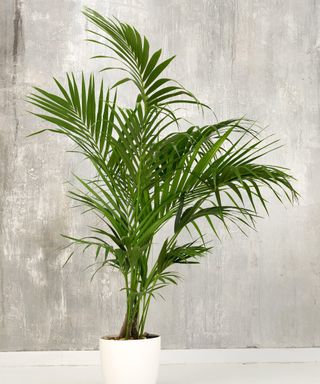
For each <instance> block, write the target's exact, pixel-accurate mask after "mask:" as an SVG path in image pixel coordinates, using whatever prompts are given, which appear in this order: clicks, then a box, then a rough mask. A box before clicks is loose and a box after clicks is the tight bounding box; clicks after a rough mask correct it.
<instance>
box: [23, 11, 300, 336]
mask: <svg viewBox="0 0 320 384" xmlns="http://www.w3.org/2000/svg"><path fill="white" fill-rule="evenodd" d="M84 14H85V16H86V18H87V19H88V20H89V21H90V22H91V23H93V24H94V25H95V26H96V27H98V31H99V32H97V31H92V30H90V31H89V32H90V33H91V34H92V36H93V38H92V39H89V41H91V42H93V43H95V44H99V45H100V46H101V48H102V50H103V51H104V50H106V52H107V54H105V55H102V56H96V57H97V58H100V59H104V60H106V61H108V62H110V63H111V62H116V63H117V64H116V66H113V65H112V64H110V66H108V67H106V68H104V69H103V71H106V70H111V69H116V70H119V73H122V72H123V73H125V75H124V77H123V78H122V79H121V80H120V81H118V82H117V83H116V84H114V85H113V86H105V84H104V83H103V81H101V82H100V84H97V83H96V81H95V76H94V75H91V76H90V78H89V80H88V81H86V80H85V76H82V79H80V80H79V81H77V79H76V78H75V76H74V75H73V74H70V75H67V79H66V84H67V85H66V86H63V85H62V84H61V83H59V82H58V81H57V80H55V82H56V84H57V87H58V88H59V93H58V94H52V93H49V92H47V91H45V90H42V89H39V88H35V93H33V94H32V95H31V96H30V97H29V101H30V103H32V104H34V105H36V106H37V107H39V108H40V109H42V110H43V111H44V113H43V114H36V115H37V116H38V117H40V118H42V119H44V120H46V121H49V122H50V123H52V124H54V125H55V126H56V127H55V128H53V129H44V130H47V131H51V132H55V133H60V134H63V135H66V136H67V137H69V138H70V139H71V140H72V141H73V142H75V143H76V145H77V147H78V151H79V152H81V153H82V154H83V155H84V156H85V157H86V158H87V159H88V160H89V161H90V162H91V164H92V165H93V167H94V168H95V171H96V176H95V177H94V178H92V179H90V180H85V179H83V178H79V177H78V180H79V182H80V184H81V190H74V191H71V192H70V197H71V198H72V199H74V200H76V201H77V202H80V203H81V204H83V205H84V206H86V207H87V208H88V209H89V210H91V211H93V212H94V213H96V214H97V215H98V216H99V218H100V219H101V221H100V223H101V224H100V225H99V226H97V227H95V228H91V229H92V236H90V237H84V238H73V237H68V236H67V237H68V239H70V240H71V241H72V242H74V243H76V244H80V245H83V247H84V250H86V249H88V248H93V247H94V248H95V258H96V262H97V263H99V262H100V264H99V268H98V269H101V268H103V267H107V266H111V267H114V268H116V269H118V270H119V271H120V273H121V274H122V275H123V278H124V289H125V292H126V299H127V308H126V316H125V321H124V324H123V326H122V329H121V332H120V334H119V338H125V339H132V338H133V339H139V338H143V337H145V324H146V318H147V314H148V309H149V305H150V301H151V299H152V297H154V295H155V293H156V292H158V290H159V289H160V288H162V287H164V286H166V285H168V284H171V283H173V284H175V283H176V281H177V278H178V276H177V274H176V273H175V272H174V265H175V264H191V263H197V262H198V260H199V258H200V257H201V256H203V255H205V254H206V253H208V251H209V247H208V245H206V241H205V239H204V236H203V229H202V228H203V222H202V221H203V220H206V222H207V226H210V228H211V229H212V234H215V235H217V225H218V223H222V224H223V225H224V226H225V227H226V228H228V226H229V224H232V225H234V224H235V225H237V226H239V227H240V228H241V227H243V225H248V226H254V220H255V218H256V216H257V208H256V207H257V205H259V206H262V207H263V208H264V209H265V210H267V207H266V203H267V201H266V199H265V197H264V196H265V195H264V192H265V190H266V189H268V190H270V191H272V193H273V194H274V195H275V196H276V197H277V198H278V199H279V200H280V201H282V197H285V198H287V199H288V200H289V201H290V202H293V201H294V200H295V199H296V197H297V193H296V191H295V189H294V187H293V186H292V184H291V181H292V177H291V176H290V175H289V174H288V171H287V170H286V169H284V168H281V167H277V166H270V165H264V164H260V163H259V159H260V158H261V157H263V156H264V155H265V154H266V153H268V152H270V151H272V150H274V149H276V148H277V145H278V144H277V141H270V140H264V139H262V138H260V137H259V134H258V132H257V130H255V129H254V128H253V126H252V124H251V122H250V121H248V120H244V119H230V120H227V121H222V122H219V123H213V124H209V125H205V126H203V127H199V126H189V128H188V129H185V130H184V131H181V130H179V129H178V128H179V123H180V121H182V120H183V119H182V118H181V117H178V114H177V110H175V107H176V106H178V105H179V104H181V103H184V104H194V105H197V106H199V107H200V108H201V109H207V108H208V107H207V106H206V105H204V104H202V103H200V102H199V101H198V99H197V98H196V97H195V96H194V95H193V94H191V93H190V92H189V91H187V90H186V89H185V88H183V87H182V86H181V85H180V84H179V83H177V82H176V81H174V80H171V79H170V78H167V77H163V71H164V70H165V69H166V68H167V67H168V66H169V64H170V63H171V61H172V60H173V59H174V57H170V58H168V59H166V60H164V61H162V59H161V50H158V51H155V52H151V50H150V47H149V42H148V40H147V39H146V38H145V37H142V36H141V35H140V34H139V32H138V31H137V30H136V29H135V28H134V27H132V26H130V25H128V24H125V23H122V22H120V21H118V20H117V19H114V18H104V17H102V16H101V15H100V14H98V13H97V12H95V11H94V10H91V9H88V8H86V9H85V10H84ZM120 71H121V72H120ZM126 82H130V83H132V84H133V85H134V86H135V89H136V96H137V97H136V102H135V105H134V106H133V107H132V108H123V107H121V106H120V105H119V104H118V102H117V88H118V87H120V86H121V85H122V84H124V83H126ZM119 91H120V90H119ZM173 130H174V131H175V133H168V132H172V131H173ZM40 132H42V131H40ZM37 133H39V132H36V133H35V134H37ZM201 220H202V221H201ZM168 222H169V223H172V233H171V234H170V235H168V237H167V238H166V240H165V241H164V242H163V244H162V246H161V249H160V252H159V254H158V257H157V258H156V260H155V261H153V263H152V260H151V257H150V254H151V250H152V247H153V240H154V237H155V235H156V234H157V233H158V232H159V231H160V230H161V228H162V227H163V226H164V224H166V223H168ZM191 227H194V228H195V231H196V233H197V234H198V235H197V236H199V239H198V240H197V241H195V240H192V241H190V242H188V243H184V244H182V243H181V242H180V241H179V235H180V234H181V231H182V230H184V229H190V228H191ZM70 256H71V255H70Z"/></svg>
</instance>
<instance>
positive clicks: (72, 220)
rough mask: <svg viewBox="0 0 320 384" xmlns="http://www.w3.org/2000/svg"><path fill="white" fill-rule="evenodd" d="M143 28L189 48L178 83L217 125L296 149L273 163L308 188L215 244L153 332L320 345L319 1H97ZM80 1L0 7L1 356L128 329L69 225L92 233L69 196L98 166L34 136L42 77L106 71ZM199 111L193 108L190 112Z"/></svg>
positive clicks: (111, 279)
mask: <svg viewBox="0 0 320 384" xmlns="http://www.w3.org/2000/svg"><path fill="white" fill-rule="evenodd" d="M85 4H86V5H89V6H92V7H94V8H96V9H97V10H99V11H101V12H102V13H104V14H106V15H115V16H117V17H119V18H120V19H122V20H126V21H128V22H129V23H133V24H134V25H135V26H136V27H137V28H138V29H139V30H141V31H142V32H143V33H145V34H146V35H147V36H148V37H150V40H151V42H152V44H153V46H154V47H155V48H158V47H164V48H165V52H166V53H170V54H174V53H176V54H177V59H176V60H175V62H174V64H173V65H172V66H171V75H172V77H176V78H177V79H178V80H179V81H180V82H182V83H183V84H184V85H185V86H186V87H187V88H189V89H190V90H192V91H193V92H194V93H195V94H197V95H198V96H199V98H200V99H201V100H203V101H205V102H207V103H209V104H211V105H213V106H214V110H215V112H216V113H217V115H218V116H219V118H221V119H223V118H227V117H234V116H242V115H243V114H247V116H249V117H251V118H253V119H257V120H258V121H259V122H261V123H263V124H268V125H269V126H270V128H269V130H270V132H275V133H276V134H277V135H278V137H280V138H281V139H282V141H283V142H284V143H285V147H284V148H283V149H282V150H281V151H280V152H278V153H277V154H274V155H272V156H271V157H270V161H276V162H278V163H281V164H283V165H284V166H288V167H290V168H292V170H293V172H294V174H295V175H296V177H297V179H298V181H299V183H298V188H299V191H300V193H301V195H302V198H301V201H300V205H299V206H295V207H290V206H289V207H288V208H287V209H284V208H283V207H281V206H280V205H279V204H278V203H277V202H273V204H272V206H271V209H270V217H267V218H265V219H264V220H263V221H260V222H259V224H258V232H250V233H249V236H248V238H245V237H244V236H243V235H242V234H240V233H238V232H234V234H233V237H232V238H231V239H230V238H229V237H228V236H227V235H226V236H224V237H223V239H222V243H221V244H220V243H219V242H216V246H215V249H214V251H213V254H212V255H209V257H207V258H206V259H205V260H203V262H202V264H201V265H200V266H196V267H185V268H179V270H180V272H182V273H183V274H184V276H185V280H184V281H183V282H182V283H181V284H180V285H179V286H178V288H168V289H167V290H166V292H165V296H166V301H165V302H164V301H162V300H161V299H160V300H159V301H158V303H157V306H155V305H153V307H152V311H151V312H152V313H151V316H150V322H149V324H150V325H149V329H151V330H153V331H156V332H159V333H161V335H162V337H163V346H164V347H165V348H220V347H221V348H228V347H312V346H320V302H319V301H320V250H319V249H320V236H319V233H320V193H319V188H320V173H319V166H318V165H319V161H320V127H319V111H320V107H319V102H320V97H319V79H320V72H319V68H320V65H319V64H320V63H319V22H320V18H319V16H320V3H319V2H317V1H313V0H304V1H300V0H287V1H276V0H271V1H263V0H241V1H240V0H238V1H236V0H234V1H232V0H227V1H226V0H219V1H218V0H198V1H192V0H165V1H164V0H162V1H159V0H158V1H157V0H121V1H118V2H112V1H104V2H101V1H98V0H95V1H94V0H87V1H86V2H85ZM82 5H83V4H82V2H81V1H80V0H57V1H54V2H51V1H41V0H28V1H23V0H3V1H2V2H1V6H0V18H1V19H0V49H1V54H0V133H1V138H0V190H1V199H0V220H1V233H0V245H1V248H0V252H1V254H0V350H4V351H9V350H12V351H14V350H50V349H52V350H56V349H63V350H64V349H93V348H96V347H97V339H98V337H99V336H100V335H102V334H107V333H113V332H117V331H118V329H119V323H120V322H121V319H122V316H123V307H122V303H123V298H122V297H121V295H120V294H119V293H118V288H119V287H120V286H121V281H120V278H119V277H118V275H117V274H116V273H114V272H112V271H106V272H105V273H101V274H99V277H98V278H97V279H95V280H94V282H93V283H91V284H90V282H89V277H90V273H89V272H88V271H87V272H84V268H85V267H86V266H87V265H88V263H89V260H86V259H85V258H83V257H80V256H78V257H74V259H72V261H71V262H70V264H69V265H68V266H67V267H65V268H64V269H61V265H62V264H63V261H64V259H65V257H66V255H67V251H65V250H62V249H61V248H62V247H63V245H64V244H65V242H64V240H63V239H62V238H61V237H60V236H59V234H60V233H68V234H76V233H77V234H83V231H84V225H85V224H86V221H87V219H86V218H85V217H83V216H80V215H79V214H78V212H74V211H73V210H72V209H71V206H72V204H71V202H70V201H68V200H67V198H66V197H65V192H66V191H67V189H68V186H67V185H66V184H64V182H65V181H66V180H70V179H71V180H72V172H76V173H77V172H82V173H83V172H86V169H83V168H84V167H86V166H85V164H84V163H83V162H81V161H80V160H79V159H76V158H75V157H74V156H73V155H72V154H67V153H65V151H64V150H65V149H69V148H70V144H69V143H68V142H67V141H66V140H65V139H63V138H61V137H56V136H48V135H43V136H39V137H37V138H33V139H26V135H27V134H29V133H30V132H32V131H34V130H36V129H40V128H41V127H43V124H42V123H40V122H39V121H37V120H35V118H34V117H32V116H31V115H29V114H28V113H27V112H26V110H27V108H28V107H27V106H26V104H25V102H24V100H23V99H24V97H25V95H26V94H27V93H28V92H30V90H31V86H32V85H35V84H36V85H39V86H43V87H51V86H52V81H51V79H50V78H51V76H57V77H58V78H61V79H62V77H63V73H64V72H66V71H74V72H75V73H80V71H81V70H82V69H84V70H86V71H88V72H89V71H90V70H94V69H95V68H96V67H95V66H97V65H98V64H97V63H93V62H91V63H88V58H89V57H90V56H92V54H93V52H94V47H93V46H90V45H88V43H85V42H83V41H82V40H83V39H84V38H85V37H86V33H85V31H84V29H85V27H86V25H85V21H84V19H83V17H82V15H81V14H80V10H81V7H82ZM188 117H190V118H193V117H195V112H192V113H191V114H190V113H189V114H188Z"/></svg>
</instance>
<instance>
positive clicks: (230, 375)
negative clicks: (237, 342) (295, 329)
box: [0, 363, 320, 384]
mask: <svg viewBox="0 0 320 384" xmlns="http://www.w3.org/2000/svg"><path fill="white" fill-rule="evenodd" d="M0 383H1V384H102V378H101V373H100V368H99V367H98V366H87V367H85V366H80V367H75V366H64V367H53V366H52V367H0ZM209 383H210V384H253V383H254V384H267V383H268V384H269V383H272V384H319V383H320V363H299V364H298V363H291V364H288V363H277V364H269V363H268V364H217V363H216V364H195V365H192V364H189V365H163V366H161V368H160V377H159V381H158V384H209Z"/></svg>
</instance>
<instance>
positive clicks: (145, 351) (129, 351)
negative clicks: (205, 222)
mask: <svg viewBox="0 0 320 384" xmlns="http://www.w3.org/2000/svg"><path fill="white" fill-rule="evenodd" d="M160 348H161V338H160V336H156V335H148V337H147V338H145V339H140V340H115V339H112V338H108V337H104V338H101V339H100V353H101V364H102V371H103V377H104V384H156V382H157V378H158V371H159V361H160Z"/></svg>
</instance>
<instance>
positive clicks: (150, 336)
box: [100, 333, 161, 343]
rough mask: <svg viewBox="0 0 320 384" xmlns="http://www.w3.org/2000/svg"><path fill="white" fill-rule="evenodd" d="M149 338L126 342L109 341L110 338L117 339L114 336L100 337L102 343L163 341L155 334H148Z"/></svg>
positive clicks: (122, 340)
mask: <svg viewBox="0 0 320 384" xmlns="http://www.w3.org/2000/svg"><path fill="white" fill-rule="evenodd" d="M148 336H149V337H147V338H145V339H128V340H125V339H120V340H119V339H118V340H117V339H108V337H116V336H114V335H106V336H101V337H100V342H115V343H119V342H122V343H124V342H133V341H135V342H140V343H141V342H148V341H149V342H150V341H153V340H159V339H161V336H160V335H156V334H154V333H149V334H148Z"/></svg>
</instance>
